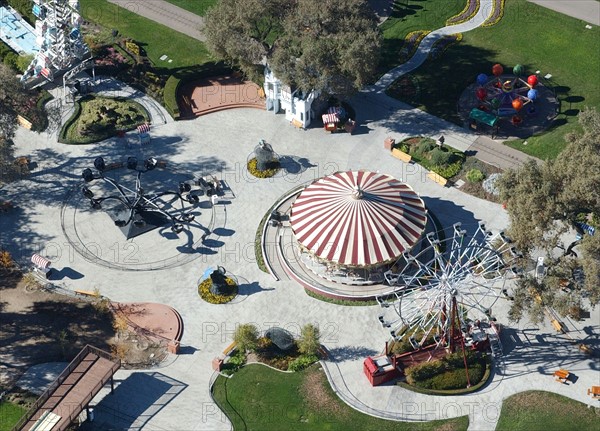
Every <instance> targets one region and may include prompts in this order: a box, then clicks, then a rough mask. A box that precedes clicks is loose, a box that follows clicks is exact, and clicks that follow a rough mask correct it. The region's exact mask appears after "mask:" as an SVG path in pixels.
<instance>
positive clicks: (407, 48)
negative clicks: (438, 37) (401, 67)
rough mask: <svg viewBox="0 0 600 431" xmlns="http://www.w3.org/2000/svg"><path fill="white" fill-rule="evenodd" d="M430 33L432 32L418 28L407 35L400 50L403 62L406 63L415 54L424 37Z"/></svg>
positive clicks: (401, 61)
mask: <svg viewBox="0 0 600 431" xmlns="http://www.w3.org/2000/svg"><path fill="white" fill-rule="evenodd" d="M429 33H431V32H430V31H428V30H417V31H411V32H410V33H408V34H407V35H406V37H405V38H404V43H403V44H402V48H401V50H400V63H401V64H402V63H405V62H406V61H408V60H409V59H410V58H411V57H412V56H413V54H414V53H415V51H416V50H417V48H418V47H419V44H420V43H421V41H422V40H423V38H424V37H425V36H427V35H428V34H429Z"/></svg>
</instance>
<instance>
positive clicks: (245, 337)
mask: <svg viewBox="0 0 600 431" xmlns="http://www.w3.org/2000/svg"><path fill="white" fill-rule="evenodd" d="M233 341H235V343H236V344H237V346H238V348H239V350H241V351H242V352H245V351H247V350H250V351H254V350H256V348H257V347H258V329H256V326H254V325H253V324H251V323H246V324H243V325H239V326H238V327H237V328H236V330H235V332H234V334H233Z"/></svg>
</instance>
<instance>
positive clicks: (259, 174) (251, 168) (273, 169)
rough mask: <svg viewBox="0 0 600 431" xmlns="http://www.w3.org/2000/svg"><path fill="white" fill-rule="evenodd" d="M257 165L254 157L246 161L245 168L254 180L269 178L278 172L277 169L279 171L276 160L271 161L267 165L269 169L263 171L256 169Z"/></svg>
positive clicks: (279, 166) (279, 167)
mask: <svg viewBox="0 0 600 431" xmlns="http://www.w3.org/2000/svg"><path fill="white" fill-rule="evenodd" d="M257 165H258V161H257V160H256V157H254V158H252V159H250V160H249V161H248V164H247V166H246V167H247V168H248V172H250V174H251V175H253V176H255V177H256V178H271V177H272V176H274V175H275V174H276V173H277V172H279V169H281V165H280V164H279V161H278V160H273V161H272V162H271V163H270V164H269V167H268V168H267V169H265V170H263V171H261V170H260V169H258V166H257Z"/></svg>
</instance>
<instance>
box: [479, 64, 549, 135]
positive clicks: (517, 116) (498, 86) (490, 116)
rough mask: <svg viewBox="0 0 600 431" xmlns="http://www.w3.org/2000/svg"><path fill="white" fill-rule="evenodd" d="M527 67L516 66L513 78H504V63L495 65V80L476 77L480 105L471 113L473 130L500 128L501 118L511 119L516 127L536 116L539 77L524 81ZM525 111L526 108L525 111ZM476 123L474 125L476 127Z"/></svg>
mask: <svg viewBox="0 0 600 431" xmlns="http://www.w3.org/2000/svg"><path fill="white" fill-rule="evenodd" d="M524 70H525V69H524V67H523V66H522V65H520V64H517V65H516V66H515V67H513V75H504V68H503V67H502V65H501V64H494V66H493V67H492V75H493V76H492V77H489V76H488V75H486V74H485V73H481V74H479V75H478V76H477V84H478V86H477V88H476V90H475V96H476V98H477V101H478V106H477V107H476V108H473V109H472V110H471V112H470V114H469V118H470V120H471V122H472V127H473V126H475V127H473V128H476V125H477V124H485V125H488V126H491V127H497V122H498V120H499V119H503V118H508V119H510V122H511V123H512V124H513V125H514V126H519V125H520V124H522V123H523V121H525V118H526V115H535V114H536V108H535V103H534V102H535V100H536V99H537V98H538V90H537V89H536V88H535V87H536V86H537V84H538V77H537V76H536V75H529V76H528V77H527V80H525V79H523V78H522V75H523V73H524ZM524 108H525V109H524ZM473 123H474V124H473Z"/></svg>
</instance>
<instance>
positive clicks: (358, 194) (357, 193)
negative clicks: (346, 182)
mask: <svg viewBox="0 0 600 431" xmlns="http://www.w3.org/2000/svg"><path fill="white" fill-rule="evenodd" d="M362 197H363V191H362V190H361V189H360V187H359V186H358V185H356V186H354V190H353V191H352V199H362Z"/></svg>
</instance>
